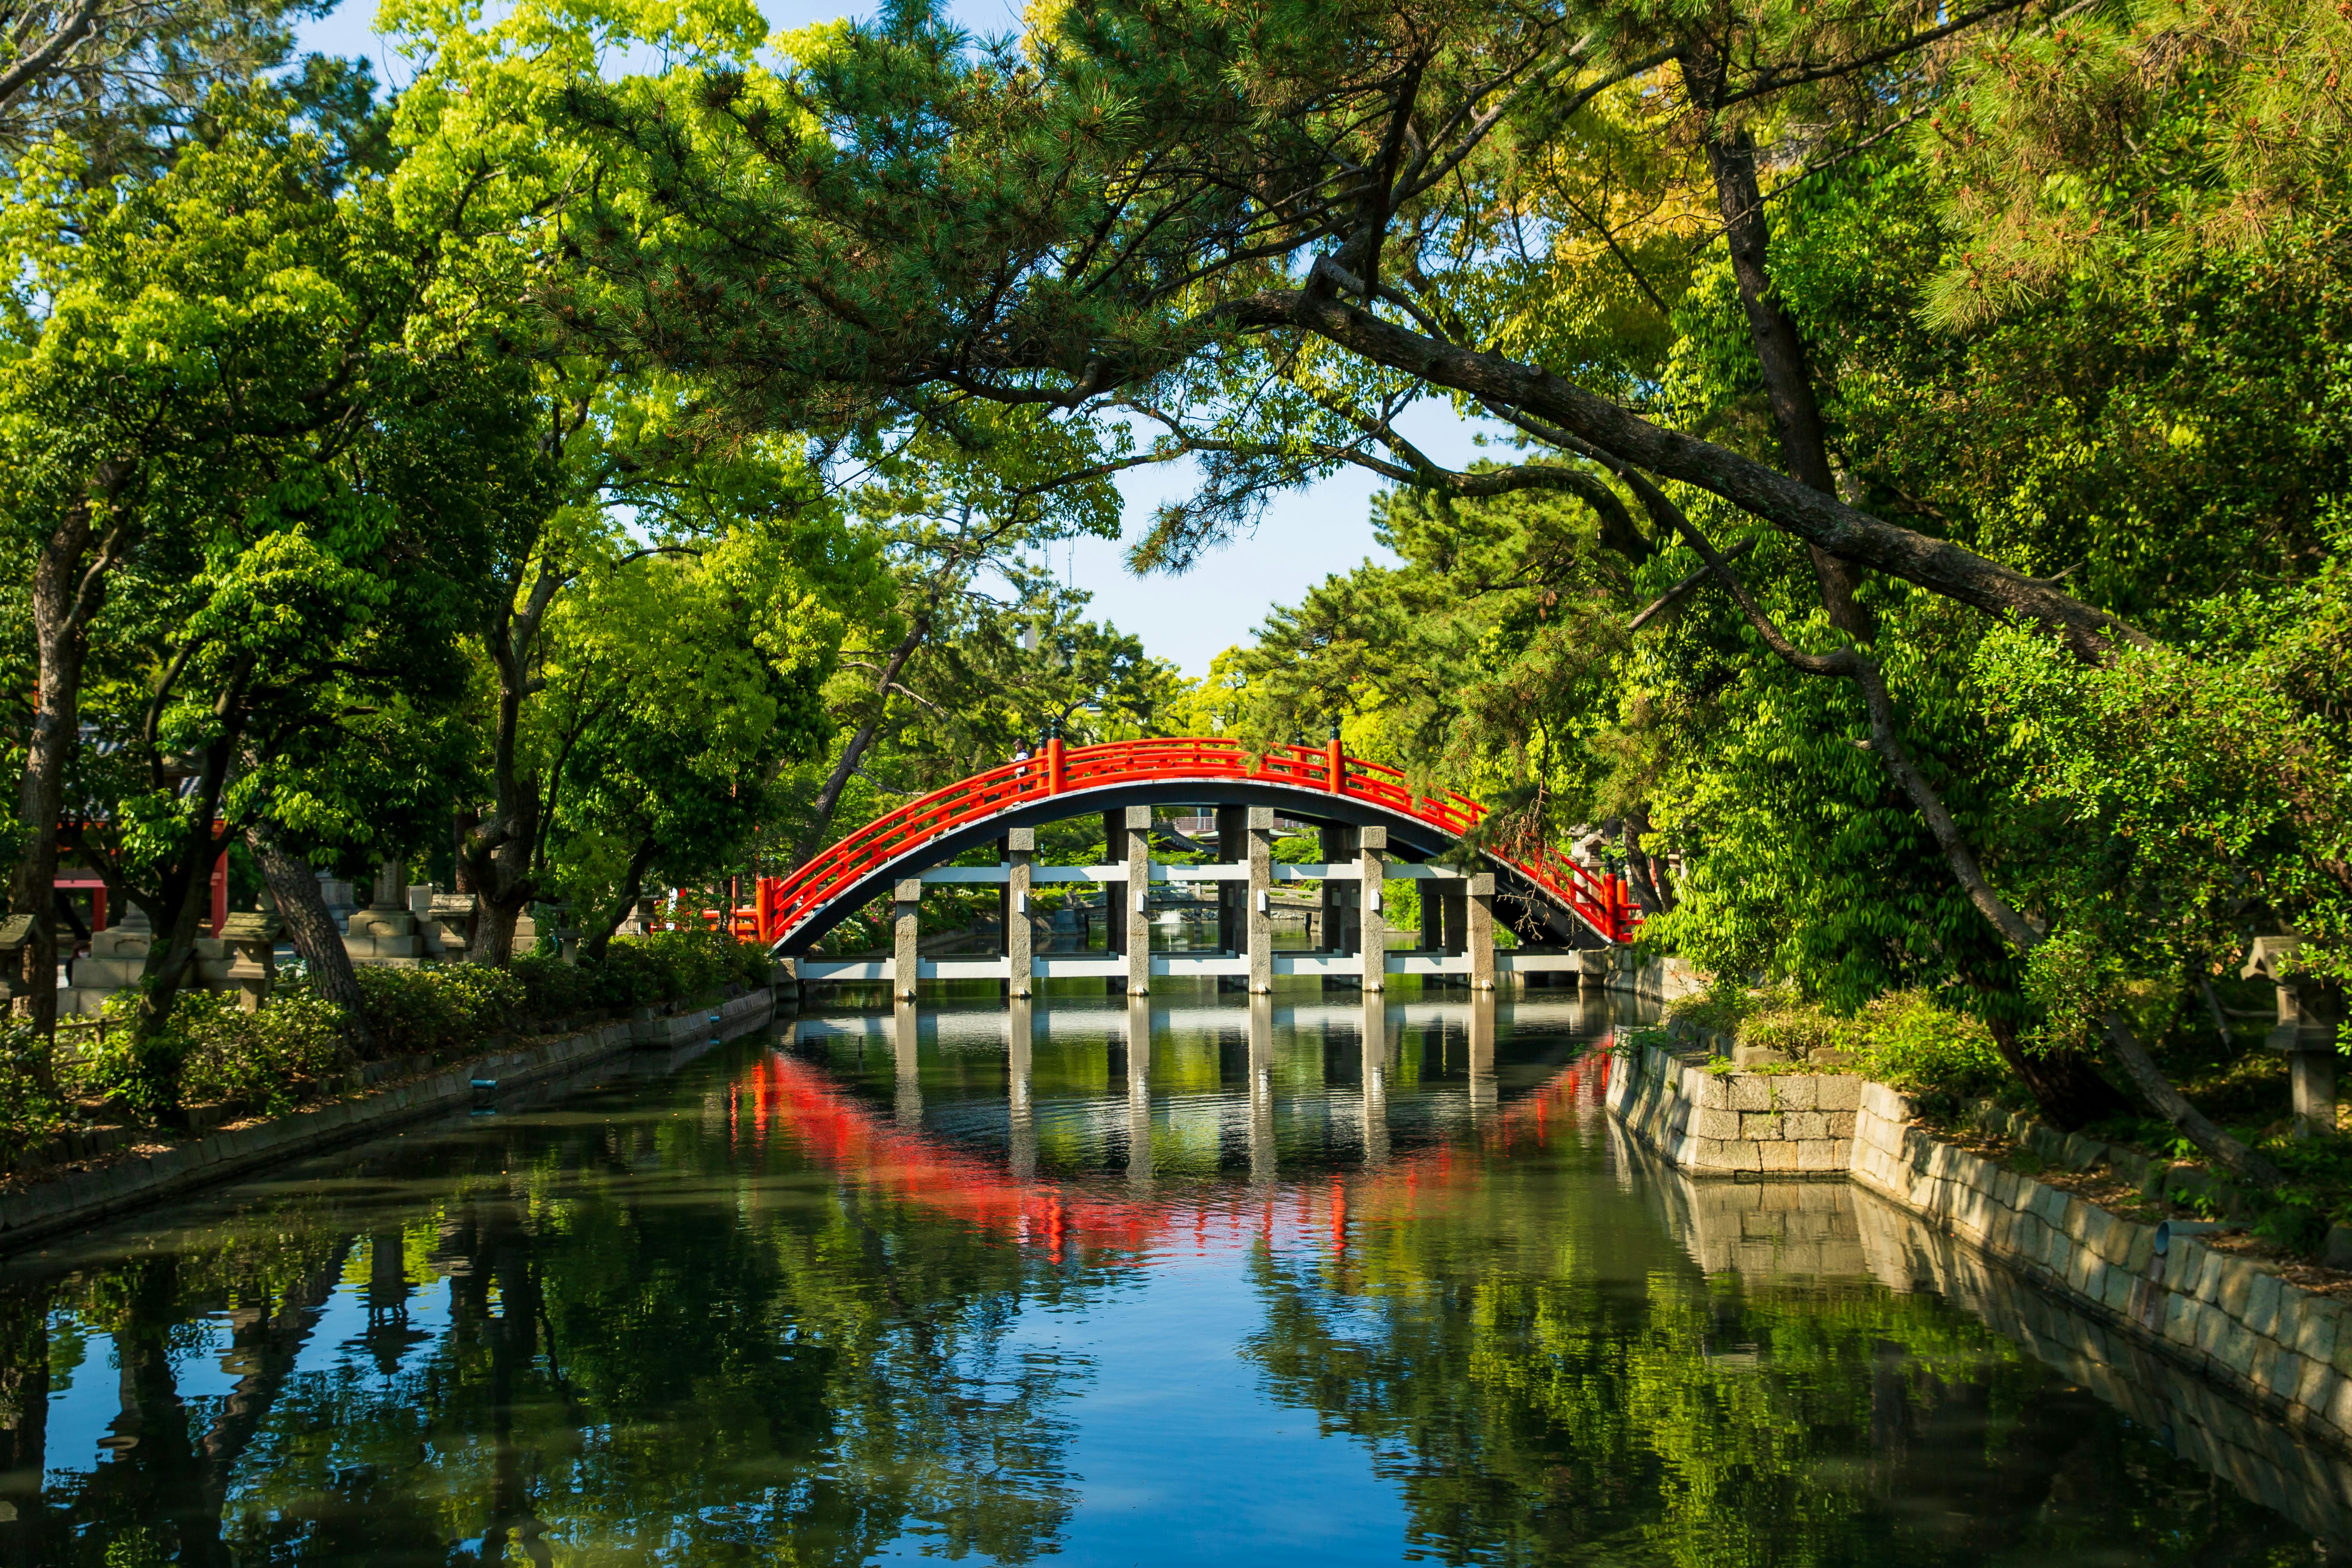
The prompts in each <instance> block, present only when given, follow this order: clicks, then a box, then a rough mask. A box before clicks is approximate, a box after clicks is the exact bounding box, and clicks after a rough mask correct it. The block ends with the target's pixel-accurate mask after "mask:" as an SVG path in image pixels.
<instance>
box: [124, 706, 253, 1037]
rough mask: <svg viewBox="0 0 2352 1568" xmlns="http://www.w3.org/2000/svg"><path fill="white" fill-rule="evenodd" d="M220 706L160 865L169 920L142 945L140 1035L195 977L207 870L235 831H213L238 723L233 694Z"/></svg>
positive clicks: (208, 909) (208, 889)
mask: <svg viewBox="0 0 2352 1568" xmlns="http://www.w3.org/2000/svg"><path fill="white" fill-rule="evenodd" d="M220 706H221V708H222V710H223V711H222V713H221V718H222V719H223V721H224V727H223V730H222V732H221V733H220V734H219V735H218V736H217V737H216V738H215V739H214V740H213V741H212V742H211V743H209V744H208V745H206V746H205V753H204V757H205V761H204V771H203V772H202V773H199V774H198V775H197V778H196V787H195V789H194V791H193V792H192V793H191V794H190V795H189V796H188V800H187V806H186V809H187V811H188V814H189V822H188V826H187V832H186V834H185V836H184V837H183V839H182V840H181V844H180V848H179V850H178V852H177V853H176V854H175V855H173V858H171V860H170V861H169V862H167V863H166V865H165V866H164V868H163V885H162V888H161V889H160V890H161V893H162V897H161V898H160V899H159V900H157V903H156V906H155V907H156V908H157V909H159V910H168V911H170V914H171V919H170V921H169V923H168V924H165V923H163V922H158V924H157V928H156V932H155V944H154V946H152V947H151V948H150V949H148V952H147V963H146V964H145V966H144V967H143V968H142V970H141V972H140V975H139V984H140V990H141V993H142V995H141V997H140V1005H139V1018H140V1030H141V1032H142V1034H143V1033H146V1032H148V1031H150V1030H152V1029H154V1028H156V1027H158V1026H161V1025H162V1023H163V1020H164V1019H165V1018H168V1017H170V1016H171V1015H172V1008H173V1005H174V1004H175V1003H177V1002H178V1000H179V996H180V993H181V992H182V991H183V990H184V989H186V988H187V987H188V985H189V984H191V983H193V982H194V981H195V980H196V979H197V973H196V962H197V960H196V942H197V940H198V933H199V932H200V931H203V930H204V928H205V923H206V921H207V920H208V918H209V917H210V915H211V913H212V885H213V870H214V868H215V867H216V866H217V865H218V864H219V863H220V858H221V857H222V856H224V855H226V854H227V853H228V846H229V840H230V838H231V837H234V836H235V833H236V829H234V828H231V829H228V830H226V831H225V832H221V833H215V832H214V831H213V822H214V819H215V816H217V815H218V813H219V811H220V803H221V792H222V790H223V789H224V788H225V787H226V784H227V783H228V768H229V759H230V758H231V757H233V756H235V755H236V754H237V752H238V749H239V745H240V742H241V739H242V737H241V736H240V734H239V731H240V730H241V729H242V727H243V725H242V719H241V718H240V717H239V715H238V714H237V713H236V709H235V703H234V699H233V698H231V697H224V698H223V699H222V700H221V704H220Z"/></svg>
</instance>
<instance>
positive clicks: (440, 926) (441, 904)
mask: <svg viewBox="0 0 2352 1568" xmlns="http://www.w3.org/2000/svg"><path fill="white" fill-rule="evenodd" d="M412 907H414V906H412ZM475 910H476V905H475V902H474V895H473V894H471V893H438V892H436V893H435V894H434V895H433V896H432V900H431V902H430V903H429V904H428V905H427V906H426V918H425V921H424V922H423V924H424V933H425V956H427V957H428V958H436V959H439V960H440V961H441V962H442V963H463V962H465V958H466V952H467V949H469V948H470V947H472V945H473V942H474V915H475Z"/></svg>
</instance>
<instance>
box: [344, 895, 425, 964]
mask: <svg viewBox="0 0 2352 1568" xmlns="http://www.w3.org/2000/svg"><path fill="white" fill-rule="evenodd" d="M343 951H344V952H348V953H350V954H351V955H352V963H363V964H368V965H371V966H373V967H375V968H379V969H415V968H416V967H417V966H418V965H420V964H422V963H424V962H425V938H424V936H423V935H422V934H420V932H419V931H418V930H417V921H416V916H415V914H413V913H412V912H410V911H409V910H407V909H406V908H404V907H403V906H402V905H400V904H399V903H397V902H393V903H383V902H378V903H377V904H375V905H373V907H371V908H368V909H364V910H357V911H355V912H354V913H353V914H352V919H351V924H350V926H349V927H348V928H347V930H346V934H345V935H344V937H343Z"/></svg>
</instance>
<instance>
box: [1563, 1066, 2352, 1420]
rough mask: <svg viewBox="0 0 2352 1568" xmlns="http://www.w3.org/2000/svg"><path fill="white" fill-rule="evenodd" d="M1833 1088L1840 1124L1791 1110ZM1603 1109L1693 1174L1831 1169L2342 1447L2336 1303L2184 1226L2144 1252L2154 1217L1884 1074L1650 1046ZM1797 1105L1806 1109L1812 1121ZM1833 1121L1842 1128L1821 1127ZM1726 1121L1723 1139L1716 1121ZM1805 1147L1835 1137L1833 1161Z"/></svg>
mask: <svg viewBox="0 0 2352 1568" xmlns="http://www.w3.org/2000/svg"><path fill="white" fill-rule="evenodd" d="M1848 1100H1850V1101H1851V1103H1852V1105H1853V1110H1852V1111H1851V1112H1849V1113H1846V1114H1847V1115H1850V1117H1851V1121H1850V1123H1848V1122H1846V1120H1845V1116H1843V1115H1840V1113H1839V1112H1835V1111H1826V1110H1795V1109H1793V1107H1794V1104H1795V1103H1796V1102H1802V1103H1803V1104H1804V1105H1806V1106H1808V1107H1818V1106H1821V1105H1822V1104H1824V1103H1827V1102H1836V1103H1843V1102H1847V1101H1848ZM1608 1107H1609V1110H1610V1113H1611V1115H1612V1116H1613V1117H1615V1118H1616V1120H1617V1121H1619V1122H1621V1123H1622V1125H1623V1126H1624V1127H1625V1129H1626V1130H1627V1131H1629V1132H1630V1133H1632V1134H1633V1137H1635V1138H1636V1139H1637V1140H1639V1141H1640V1142H1643V1143H1644V1144H1646V1145H1648V1146H1649V1147H1650V1148H1652V1149H1653V1150H1654V1151H1656V1152H1657V1153H1658V1154H1659V1155H1661V1156H1662V1157H1663V1158H1664V1159H1665V1160H1666V1162H1667V1163H1670V1164H1672V1165H1673V1166H1675V1168H1676V1169H1677V1170H1680V1171H1682V1172H1684V1173H1687V1174H1689V1175H1692V1176H1695V1177H1714V1178H1717V1179H1723V1180H1734V1181H1738V1180H1746V1181H1750V1182H1755V1181H1759V1180H1769V1179H1771V1178H1773V1177H1775V1176H1782V1175H1785V1176H1787V1177H1789V1178H1798V1177H1800V1176H1801V1175H1802V1174H1822V1175H1842V1176H1843V1177H1844V1178H1846V1179H1847V1180H1849V1181H1851V1182H1853V1184H1855V1185H1856V1186H1859V1187H1862V1188H1863V1189H1864V1190H1865V1191H1868V1192H1870V1193H1873V1194H1876V1195H1877V1196H1879V1197H1881V1198H1884V1199H1885V1200H1887V1201H1888V1202H1890V1203H1892V1204H1894V1205H1897V1206H1898V1207H1900V1208H1902V1209H1905V1210H1906V1211H1907V1212H1909V1213H1910V1214H1912V1215H1916V1216H1918V1217H1919V1218H1921V1219H1923V1220H1926V1221H1927V1222H1928V1223H1929V1224H1930V1225H1932V1226H1934V1227H1936V1228H1937V1230H1939V1231H1942V1232H1944V1233H1946V1234H1948V1235H1949V1236H1951V1237H1954V1238H1956V1239H1957V1240H1958V1241H1960V1242H1962V1243H1964V1244H1965V1245H1967V1246H1968V1247H1970V1248H1971V1249H1973V1250H1975V1251H1977V1252H1979V1253H1981V1254H1982V1255H1983V1256H1984V1257H1986V1258H1989V1259H1990V1260H1991V1261H1993V1262H1995V1263H1998V1264H2000V1266H2001V1267H2003V1268H2007V1269H2010V1270H2011V1271H2012V1272H2014V1273H2016V1274H2018V1275H2020V1276H2021V1277H2022V1278H2023V1279H2026V1280H2028V1281H2030V1282H2031V1283H2032V1285H2034V1286H2035V1287H2036V1288H2037V1289H2042V1290H2044V1291H2047V1292H2049V1293H2050V1294H2052V1295H2053V1296H2056V1297H2058V1298H2060V1299H2061V1300H2063V1301H2064V1302H2065V1303H2066V1304H2067V1305H2068V1306H2069V1307H2072V1308H2073V1309H2074V1310H2076V1311H2078V1312H2081V1313H2083V1314H2084V1316H2086V1317H2089V1318H2091V1319H2092V1320H2094V1321H2097V1322H2099V1323H2102V1324H2104V1325H2105V1326H2106V1327H2107V1328H2109V1329H2110V1330H2112V1331H2115V1332H2116V1333H2117V1334H2119V1335H2121V1336H2122V1337H2124V1338H2126V1339H2128V1340H2130V1341H2133V1342H2137V1343H2138V1344H2141V1345H2143V1346H2146V1347H2147V1349H2149V1350H2152V1351H2154V1352H2157V1353H2158V1354H2159V1355H2161V1356H2163V1357H2165V1358H2166V1359H2168V1360H2169V1361H2171V1362H2173V1363H2177V1364H2179V1365H2180V1366H2183V1367H2185V1368H2187V1369H2189V1370H2190V1371H2193V1372H2195V1373H2199V1374H2200V1376H2202V1377H2204V1378H2206V1379H2209V1380H2210V1382H2212V1383H2213V1384H2216V1385H2218V1386H2220V1387H2221V1388H2223V1389H2226V1390H2228V1391H2229V1392H2230V1393H2231V1394H2234V1395H2235V1396H2237V1397H2238V1398H2240V1399H2242V1400H2244V1401H2246V1402H2247V1403H2249V1404H2252V1405H2254V1406H2256V1407H2257V1408H2258V1409H2260V1410H2261V1411H2262V1412H2263V1414H2265V1415H2268V1416H2270V1417H2271V1418H2273V1419H2274V1420H2277V1421H2280V1422H2282V1423H2284V1425H2286V1426H2289V1427H2291V1428H2293V1429H2294V1430H2295V1431H2297V1432H2300V1433H2304V1434H2306V1435H2309V1436H2317V1437H2320V1438H2322V1439H2324V1440H2326V1441H2327V1442H2329V1443H2331V1444H2333V1445H2335V1446H2336V1447H2340V1448H2344V1449H2347V1450H2352V1329H2347V1325H2346V1324H2345V1319H2346V1317H2347V1308H2346V1305H2345V1304H2344V1303H2342V1302H2339V1301H2336V1300H2333V1299H2331V1298H2329V1297H2326V1296H2319V1295H2315V1294H2313V1293H2312V1292H2311V1291H2308V1290H2305V1289H2303V1288H2302V1287H2300V1286H2298V1285H2294V1284H2292V1283H2289V1282H2288V1281H2286V1280H2284V1279H2280V1278H2278V1277H2277V1276H2276V1275H2274V1274H2272V1273H2270V1272H2269V1271H2268V1270H2266V1269H2264V1268H2262V1267H2261V1266H2260V1265H2259V1264H2257V1263H2255V1262H2254V1261H2252V1260H2251V1259H2248V1258H2238V1257H2234V1256H2232V1255H2231V1254H2229V1253H2225V1252H2219V1251H2216V1250H2214V1249H2213V1248H2211V1247H2207V1246H2205V1245H2203V1244H2202V1243H2200V1242H2199V1241H2197V1240H2195V1239H2193V1238H2191V1237H2170V1238H2169V1245H2168V1247H2167V1248H2166V1250H2165V1252H2164V1253H2163V1254H2161V1255H2159V1254H2158V1251H2157V1240H2158V1237H2157V1227H2156V1226H2153V1225H2147V1224H2143V1223H2140V1222H2138V1221H2136V1220H2128V1219H2125V1218H2122V1217H2120V1216H2118V1215H2114V1214H2111V1213H2109V1212H2108V1211H2107V1210H2105V1209H2104V1208H2101V1207H2099V1206H2097V1205H2095V1204H2089V1203H2085V1202H2084V1201H2083V1199H2081V1198H2079V1197H2077V1196H2075V1195H2074V1194H2071V1193H2068V1192H2065V1191H2063V1190H2062V1189H2060V1188H2057V1187H2053V1186H2051V1185H2049V1184H2046V1183H2042V1182H2037V1181H2035V1180H2034V1179H2033V1178H2032V1177H2031V1176H2026V1175H2021V1174H2020V1173H2017V1172H2014V1171H2010V1170H2006V1169H2004V1168H2002V1167H2001V1166H2000V1165H1998V1164H1996V1163H1993V1162H1992V1161H1990V1160H1987V1159H1985V1158H1983V1157H1982V1156H1980V1155H1978V1154H1974V1153H1971V1152H1969V1151H1968V1150H1966V1149H1961V1148H1958V1147H1956V1146H1954V1145H1953V1144H1950V1143H1948V1142H1944V1141H1943V1140H1941V1139H1939V1138H1937V1137H1936V1136H1935V1135H1934V1134H1933V1133H1931V1132H1929V1131H1927V1130H1926V1129H1924V1128H1922V1127H1920V1126H1918V1125H1916V1123H1915V1115H1916V1112H1915V1110H1914V1108H1913V1106H1912V1103H1911V1101H1910V1100H1908V1099H1906V1097H1905V1096H1903V1095H1900V1094H1897V1093H1896V1092H1895V1090H1893V1089H1888V1088H1887V1087H1886V1086H1885V1085H1884V1084H1878V1083H1871V1082H1868V1081H1866V1080H1864V1079H1856V1078H1853V1077H1850V1076H1843V1075H1835V1074H1814V1075H1801V1074H1782V1073H1775V1074H1761V1073H1738V1072H1734V1073H1719V1072H1716V1071H1712V1070H1710V1069H1709V1068H1707V1067H1706V1065H1705V1063H1704V1061H1703V1060H1698V1061H1694V1060H1686V1059H1685V1058H1681V1057H1678V1056H1676V1055H1675V1054H1673V1053H1671V1052H1668V1051H1664V1050H1660V1049H1657V1048H1655V1047H1649V1048H1643V1049H1638V1050H1634V1051H1631V1052H1625V1053H1622V1054H1618V1055H1615V1056H1614V1057H1613V1058H1612V1068H1611V1071H1610V1075H1609V1089H1608ZM1832 1116H1835V1117H1838V1121H1837V1122H1835V1123H1832V1122H1831V1121H1829V1118H1831V1117H1832ZM1800 1117H1818V1118H1820V1119H1822V1120H1821V1122H1820V1124H1819V1131H1815V1124H1814V1123H1813V1122H1811V1121H1798V1120H1797V1118H1800ZM1832 1125H1835V1126H1837V1127H1838V1129H1839V1130H1840V1131H1846V1132H1847V1134H1848V1135H1847V1136H1844V1137H1842V1138H1832V1137H1830V1136H1828V1132H1829V1129H1830V1128H1831V1127H1832ZM1735 1127H1736V1129H1737V1131H1733V1129H1734V1128H1735ZM1726 1131H1729V1132H1731V1136H1729V1137H1721V1136H1717V1135H1716V1134H1717V1133H1720V1132H1726ZM1799 1132H1806V1133H1811V1134H1812V1136H1811V1137H1808V1138H1800V1137H1798V1136H1797V1135H1796V1134H1797V1133H1799ZM1801 1142H1812V1143H1814V1144H1815V1148H1814V1149H1809V1150H1806V1151H1804V1153H1805V1154H1806V1155H1807V1156H1808V1158H1807V1160H1806V1164H1805V1167H1804V1169H1803V1171H1802V1172H1801V1171H1800V1170H1799V1167H1798V1164H1797V1161H1798V1158H1799V1150H1798V1148H1797V1147H1795V1146H1796V1145H1797V1144H1799V1143H1801ZM1820 1143H1830V1144H1832V1145H1833V1146H1834V1148H1835V1157H1834V1158H1832V1156H1831V1155H1830V1153H1829V1152H1828V1151H1823V1150H1821V1149H1820V1148H1819V1144H1820ZM1776 1145H1780V1146H1785V1147H1784V1148H1776V1147H1775V1146H1776Z"/></svg>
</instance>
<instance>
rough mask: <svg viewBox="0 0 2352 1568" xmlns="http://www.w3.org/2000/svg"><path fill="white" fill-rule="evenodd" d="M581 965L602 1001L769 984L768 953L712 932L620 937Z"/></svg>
mask: <svg viewBox="0 0 2352 1568" xmlns="http://www.w3.org/2000/svg"><path fill="white" fill-rule="evenodd" d="M582 967H583V969H585V970H588V971H590V972H591V973H593V974H594V975H595V976H596V984H597V985H598V986H599V987H600V990H601V994H602V996H603V999H604V1005H607V1006H615V1007H643V1006H650V1005H654V1004H656V1003H660V1002H688V1001H692V1000H694V999H696V998H698V997H701V996H707V995H709V994H710V993H711V992H713V991H716V990H718V989H719V987H720V986H721V985H724V984H729V983H730V982H733V983H734V984H740V985H745V986H757V985H765V984H767V983H768V960H767V955H766V954H765V953H763V952H761V951H760V950H759V949H758V948H756V947H747V946H745V945H744V944H743V943H741V942H737V941H736V940H735V939H734V938H732V937H730V936H728V935H727V934H726V933H724V932H723V931H656V932H654V933H653V935H651V936H648V937H624V938H621V939H619V940H617V941H615V942H614V943H613V944H612V945H611V946H610V947H607V948H606V949H605V950H604V958H603V959H602V960H601V961H599V962H597V963H593V964H583V965H582Z"/></svg>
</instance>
